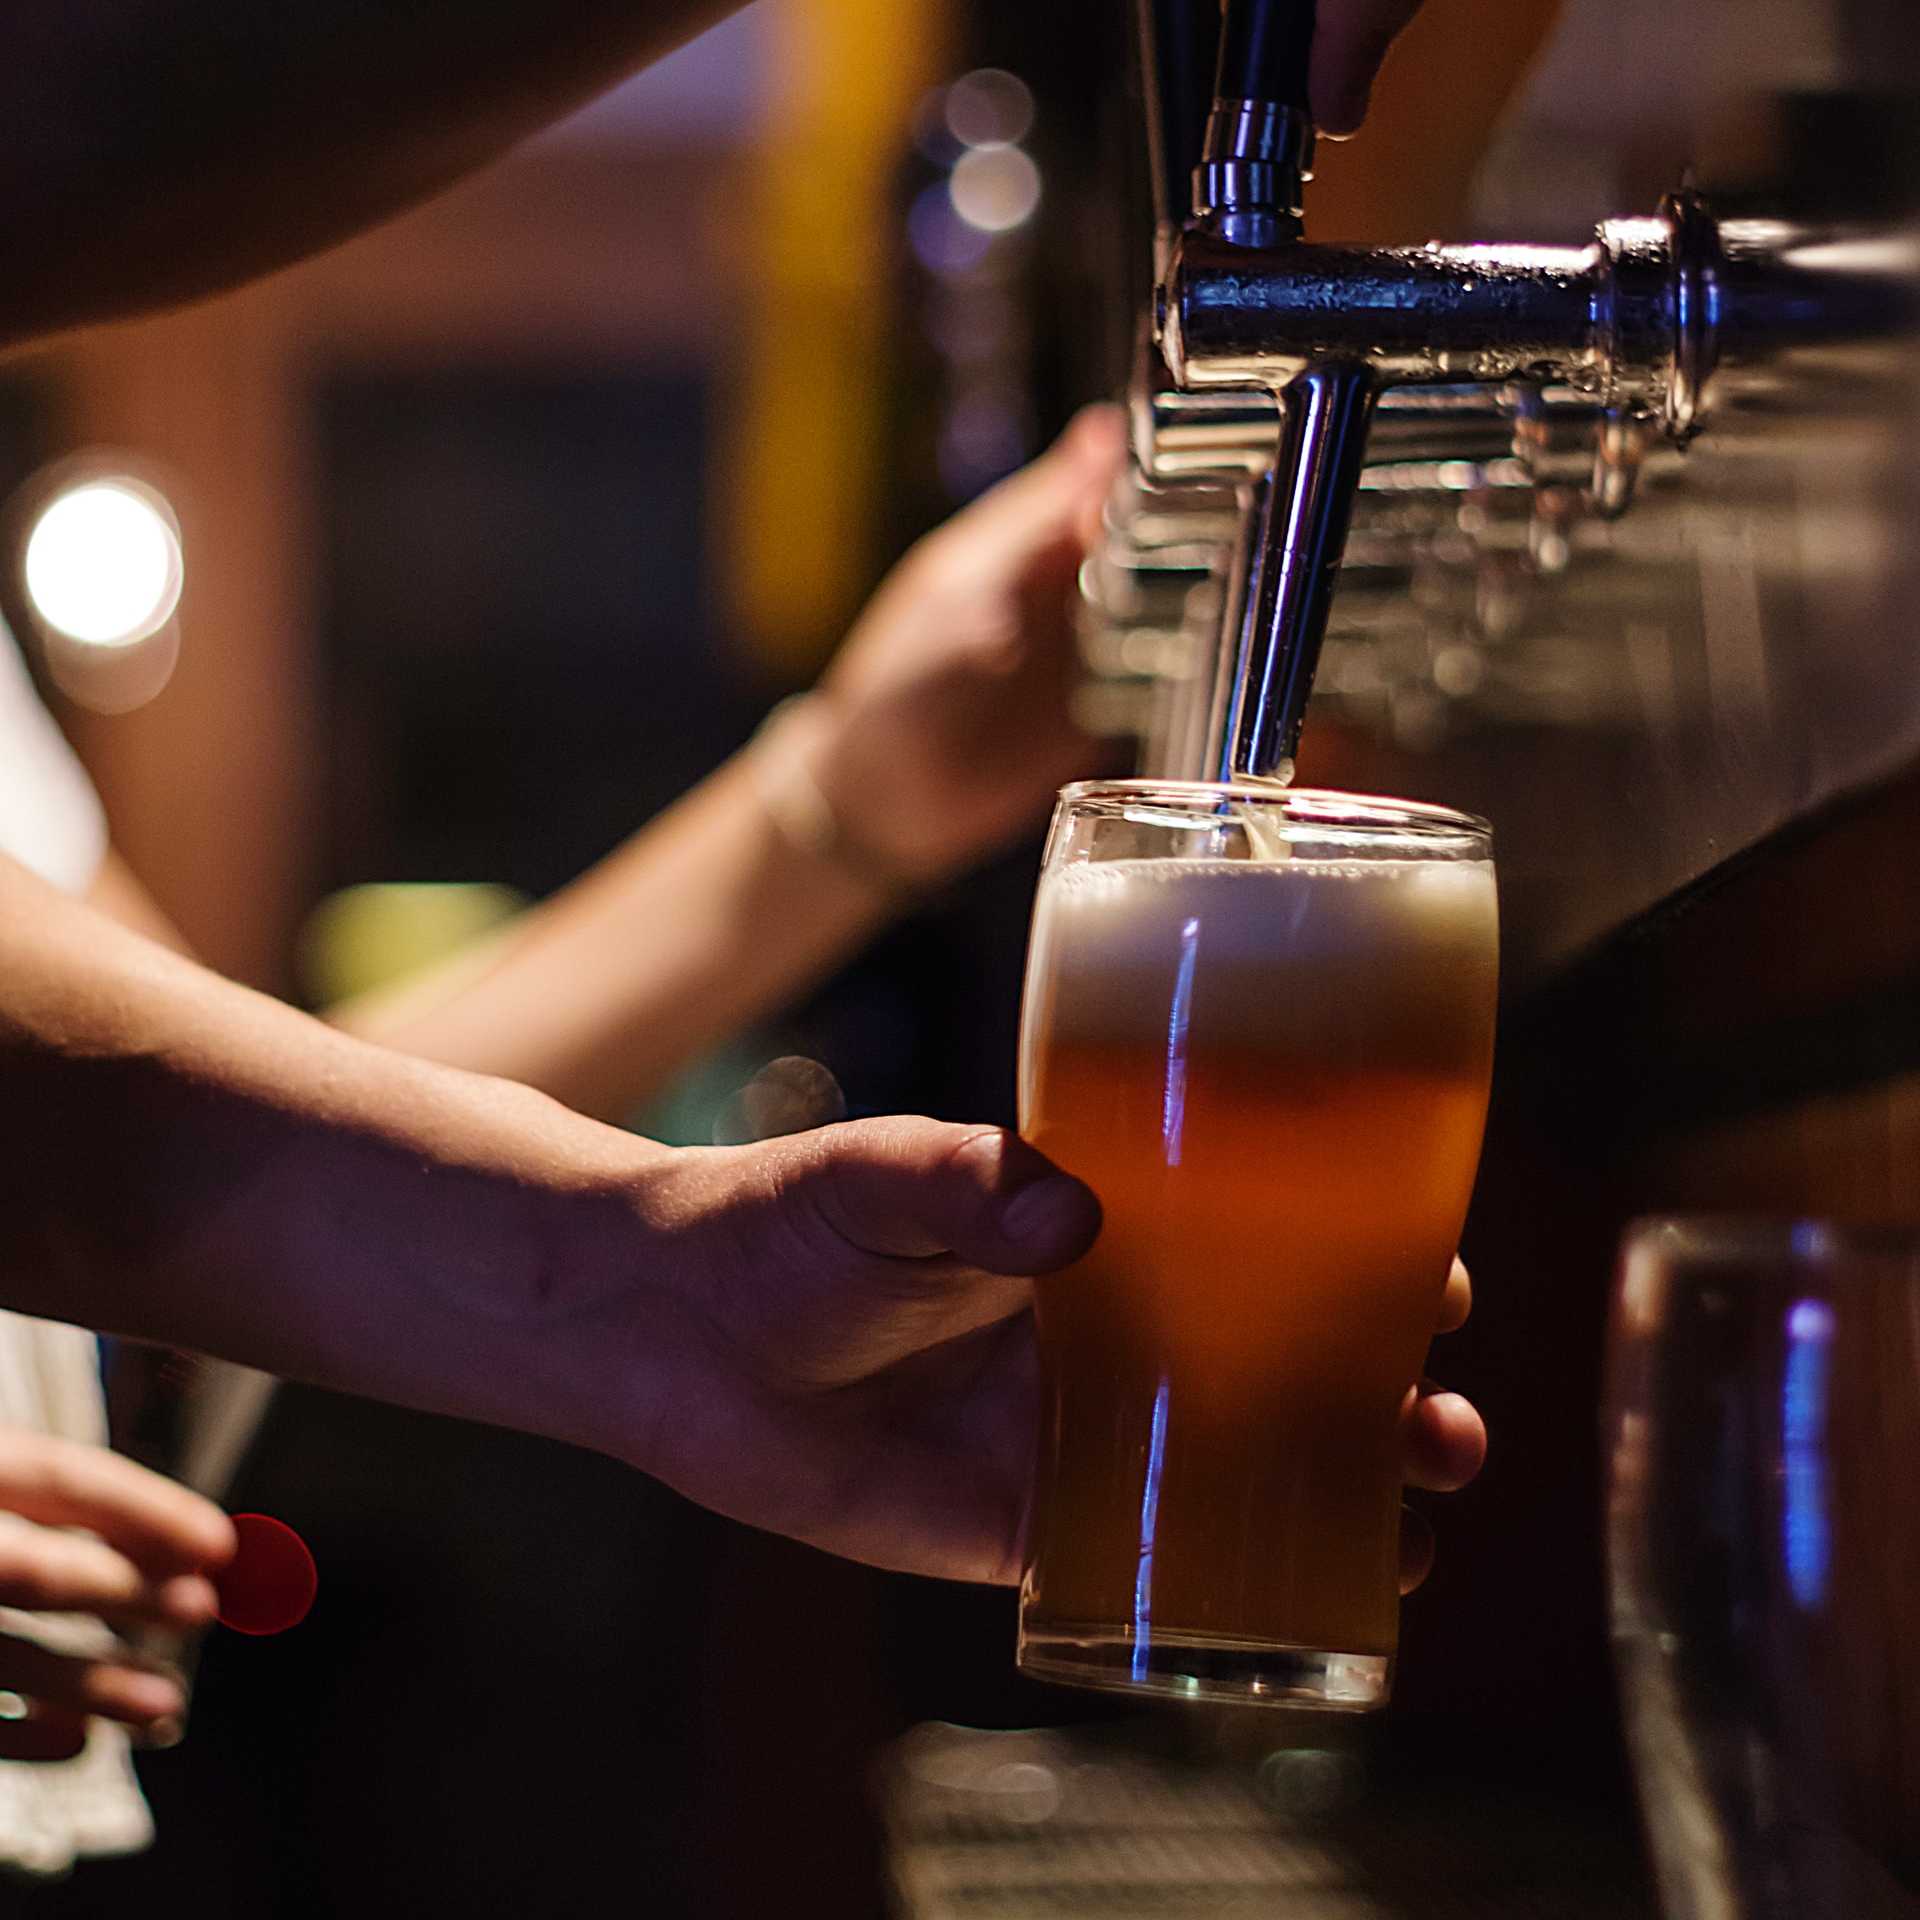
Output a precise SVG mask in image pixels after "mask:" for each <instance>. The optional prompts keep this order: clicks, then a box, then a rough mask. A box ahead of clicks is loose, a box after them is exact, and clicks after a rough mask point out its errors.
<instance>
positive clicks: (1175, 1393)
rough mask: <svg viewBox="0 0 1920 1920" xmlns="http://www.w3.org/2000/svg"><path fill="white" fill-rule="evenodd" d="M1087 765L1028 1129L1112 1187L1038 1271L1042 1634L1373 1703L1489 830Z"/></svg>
mask: <svg viewBox="0 0 1920 1920" xmlns="http://www.w3.org/2000/svg"><path fill="white" fill-rule="evenodd" d="M1222 792H1223V790H1219V789H1210V788H1198V789H1193V788H1175V787H1166V786H1159V787H1144V786H1141V785H1139V784H1138V783H1130V782H1119V783H1111V784H1109V785H1107V786H1104V787H1092V788H1082V789H1069V790H1068V793H1067V795H1066V796H1063V801H1062V809H1061V813H1060V815H1059V816H1057V817H1056V823H1055V829H1054V835H1053V839H1052V841H1051V842H1050V846H1049V859H1048V866H1047V870H1046V873H1045V874H1044V876H1043V879H1042V884H1041V889H1040V893H1039V897H1038V900H1037V903H1036V908H1035V918H1034V930H1033V943H1032V950H1031V955H1030V959H1029V966H1028V982H1027V1000H1026V1009H1025V1018H1024V1022H1023V1031H1022V1037H1021V1131H1022V1133H1023V1134H1024V1135H1025V1137H1026V1138H1027V1139H1029V1140H1031V1141H1032V1142H1033V1143H1034V1144H1035V1145H1036V1146H1038V1147H1040V1148H1041V1149H1042V1150H1043V1151H1045V1152H1046V1153H1047V1154H1049V1155H1050V1156H1051V1157H1052V1158H1053V1159H1054V1160H1056V1161H1057V1162H1058V1163H1059V1164H1060V1165H1062V1166H1064V1167H1066V1168H1068V1169H1070V1170H1071V1171H1072V1172H1074V1173H1076V1174H1078V1175H1079V1176H1080V1177H1081V1178H1082V1179H1083V1180H1085V1181H1087V1182H1088V1183H1089V1184H1090V1185H1091V1186H1092V1187H1093V1188H1094V1190H1095V1191H1096V1192H1097V1193H1098V1194H1099V1195H1100V1198H1101V1202H1102V1205H1103V1207H1104V1209H1105V1226H1104V1229H1103V1231H1102V1233H1101V1236H1100V1240H1099V1243H1098V1244H1097V1246H1096V1247H1095V1248H1094V1250H1093V1252H1092V1253H1091V1254H1090V1255H1089V1256H1088V1258H1087V1259H1085V1260H1084V1261H1082V1262H1081V1263H1080V1264H1079V1265H1078V1266H1076V1267H1074V1268H1072V1269H1071V1270H1069V1271H1067V1272H1065V1273H1063V1274H1060V1275H1057V1276H1055V1277H1053V1278H1050V1279H1048V1280H1046V1281H1043V1282H1042V1283H1041V1285H1040V1288H1039V1292H1038V1318H1039V1333H1040V1348H1041V1358H1042V1367H1043V1374H1044V1394H1043V1412H1042V1421H1041V1436H1040V1457H1039V1470H1038V1476H1037V1489H1036V1506H1035V1515H1034V1525H1033V1530H1032V1536H1031V1558H1030V1563H1029V1565H1028V1568H1027V1572H1026V1578H1025V1583H1024V1587H1023V1591H1022V1617H1021V1647H1020V1661H1021V1665H1022V1666H1023V1668H1025V1669H1027V1670H1029V1671H1031V1672H1033V1673H1036V1674H1039V1675H1043V1676H1047V1677H1053V1678H1059V1679H1067V1680H1075V1681H1079V1682H1081V1683H1083V1684H1094V1685H1118V1686H1126V1687H1147V1688H1151V1689H1157V1690H1161V1691H1170V1692H1177V1693H1186V1694H1195V1695H1204V1696H1213V1697H1226V1698H1239V1699H1263V1698H1265V1699H1275V1700H1285V1701H1289V1702H1292V1703H1296V1704H1297V1703H1300V1702H1302V1701H1307V1702H1315V1701H1317V1702H1320V1703H1322V1704H1328V1705H1348V1706H1366V1705H1373V1704H1377V1703H1378V1702H1379V1701H1381V1700H1383V1699H1384V1698H1385V1696H1386V1691H1387V1687H1388V1683H1389V1676H1390V1669H1391V1657H1392V1654H1393V1650H1394V1644H1395V1639H1396V1635H1397V1630H1398V1614H1399V1600H1398V1580H1397V1572H1398V1530H1399V1508H1400V1458H1399V1421H1400V1409H1401V1404H1402V1401H1403V1399H1404V1397H1405V1395H1406V1392H1407V1389H1408V1388H1409V1387H1410V1386H1411V1385H1412V1384H1413V1382H1414V1380H1415V1379H1416V1377H1417V1376H1418V1374H1419V1372H1420V1368H1421V1363H1422V1359H1423V1356H1424V1354H1425V1352H1426V1348H1427V1343H1428V1341H1429V1339H1430V1337H1431V1336H1432V1333H1433V1329H1434V1323H1435V1319H1436V1317H1437V1314H1438V1311H1439V1306H1440V1300H1441V1295H1442V1292H1443V1290H1444V1287H1445V1283H1446V1276H1447V1271H1448V1268H1449V1265H1450V1263H1451V1259H1452V1255H1453V1251H1454V1247H1455V1244H1456V1242H1457V1239H1458V1236H1459V1232H1460V1226H1461V1221H1462V1219H1463V1217H1464V1215H1465V1212H1466V1207H1467V1200H1468V1196H1469V1194H1470V1192H1471V1190H1472V1186H1473V1178H1474V1169H1475V1164H1476V1161H1477V1158H1478V1155H1479V1150H1480V1135H1481V1127H1482V1123H1483V1120H1484V1118H1485V1112H1486V1100H1487V1081H1488V1073H1489V1069H1490V1066H1491V1062H1492V1051H1493V1016H1494V986H1495V971H1496V952H1497V934H1496V915H1495V902H1494V880H1493V868H1492V863H1491V860H1490V858H1489V857H1488V838H1487V834H1486V831H1485V829H1484V827H1483V826H1482V825H1481V824H1480V823H1478V822H1475V821H1471V820H1469V819H1467V818H1466V817H1465V816H1462V815H1453V814H1447V813H1443V812H1441V811H1440V810H1438V809H1423V808H1403V807H1398V806H1389V805H1387V804H1386V803H1380V802H1375V803H1360V802H1354V801H1351V800H1348V799H1347V798H1346V797H1344V796H1335V795H1314V794H1299V795H1285V796H1282V795H1280V794H1277V793H1268V794H1261V795H1259V796H1257V797H1252V796H1243V797H1241V798H1239V799H1231V798H1229V799H1223V798H1222V797H1221V794H1222Z"/></svg>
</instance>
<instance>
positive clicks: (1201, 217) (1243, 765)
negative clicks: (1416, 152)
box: [1157, 0, 1379, 780]
mask: <svg viewBox="0 0 1920 1920" xmlns="http://www.w3.org/2000/svg"><path fill="white" fill-rule="evenodd" d="M1312 43H1313V12H1312V7H1311V4H1310V0H1307V4H1301V3H1300V0H1227V5H1226V8H1225V11H1224V13H1223V14H1222V16H1221V25H1220V60H1219V66H1218V69H1217V71H1216V74H1215V79H1214V100H1213V110H1212V112H1211V113H1210V114H1209V116H1208V119H1207V129H1206V137H1205V143H1204V145H1203V147H1202V150H1201V155H1200V162H1199V165H1198V166H1197V167H1196V168H1195V169H1194V174H1193V218H1192V219H1191V220H1190V221H1189V222H1188V223H1187V226H1186V228H1185V230H1184V232H1183V234H1182V237H1181V240H1180V242H1179V243H1178V244H1177V245H1176V247H1175V248H1174V250H1173V253H1172V256H1171V258H1170V259H1169V260H1168V263H1167V270H1166V273H1165V275H1164V277H1163V279H1162V282H1161V287H1160V291H1159V295H1158V302H1157V314H1158V317H1159V325H1158V327H1157V331H1158V332H1159V333H1160V334H1161V335H1162V340H1163V349H1164V340H1165V334H1166V316H1167V315H1168V313H1169V312H1170V311H1171V309H1170V306H1169V295H1170V294H1177V293H1178V291H1179V288H1180V285H1181V278H1180V276H1181V262H1182V260H1183V259H1184V257H1185V255H1186V252H1187V250H1188V248H1189V247H1190V246H1192V245H1194V244H1195V243H1196V242H1198V241H1200V240H1201V239H1202V238H1203V237H1204V241H1205V243H1206V244H1207V245H1210V246H1213V247H1217V248H1218V249H1219V250H1220V253H1221V256H1222V257H1223V258H1228V259H1238V258H1242V257H1252V258H1257V259H1263V260H1264V259H1269V258H1282V257H1284V256H1285V255H1286V254H1288V253H1289V252H1291V251H1292V250H1293V249H1294V248H1295V247H1297V246H1299V245H1300V244H1301V240H1300V235H1301V217H1302V204H1303V199H1304V192H1305V187H1306V183H1307V181H1308V180H1309V179H1311V178H1312V173H1313V146H1314V129H1313V121H1312V118H1311V115H1310V114H1309V112H1308V107H1307V62H1308V55H1309V53H1310V51H1311V48H1312ZM1167 365H1168V368H1169V370H1170V371H1171V372H1172V374H1173V376H1174V379H1175V381H1176V383H1177V384H1181V385H1189V386H1197V385H1200V384H1202V383H1201V382H1197V381H1190V380H1187V379H1186V378H1185V376H1184V374H1183V369H1182V368H1181V366H1180V365H1179V363H1178V362H1177V361H1176V360H1175V359H1174V358H1173V356H1172V354H1168V356H1167ZM1205 384H1210V385H1217V386H1227V387H1234V386H1238V387H1241V388H1249V387H1264V388H1266V389H1267V390H1269V391H1270V392H1273V393H1275V394H1276V395H1277V397H1278V402H1279V420H1278V427H1279V433H1278V440H1277V443H1276V445H1275V451H1274V457H1273V462H1272V466H1271V470H1270V471H1269V472H1268V473H1267V474H1265V475H1262V476H1260V477H1259V478H1257V479H1255V480H1254V482H1253V485H1252V490H1251V495H1250V498H1249V500H1248V509H1249V514H1250V524H1249V528H1248V534H1249V537H1248V539H1247V540H1246V541H1245V542H1243V543H1242V546H1241V548H1240V550H1239V552H1238V553H1237V555H1236V559H1235V566H1234V570H1233V574H1232V577H1231V580H1230V583H1229V586H1228V590H1227V593H1226V596H1225V601H1224V609H1223V611H1224V614H1225V624H1224V630H1223V632H1222V634H1221V652H1220V659H1219V662H1218V665H1217V669H1216V672H1215V675H1214V678H1213V688H1212V703H1211V707H1210V710H1209V713H1208V718H1207V725H1206V732H1205V744H1204V747H1203V749H1202V753H1203V761H1204V770H1205V771H1206V772H1207V773H1208V774H1210V775H1213V776H1215V777H1218V778H1222V779H1232V778H1236V777H1240V776H1254V777H1260V778H1277V779H1281V780H1285V779H1290V778H1291V777H1292V773H1293V756H1294V751H1295V748H1296V746H1297V744H1298V741H1299V736H1300V726H1301V722H1302V719H1303V717H1304V715H1305V711H1306V703H1307V698H1308V695H1309V694H1310V693H1311V691H1312V687H1313V672H1314V665H1315V662H1316V661H1317V659H1318V656H1319V651H1320V642H1321V640H1322V638H1323V637H1324V636H1325V633H1326V627H1327V615H1328V611H1329V608H1330V605H1331V601H1332V595H1333V583H1334V576H1335V574H1336V573H1337V571H1338V569H1339V565H1340V556H1341V553H1342V550H1343V549H1344V547H1345V544H1346V533H1347V522H1348V519H1349V517H1350V515H1351V512H1352V508H1353V496H1354V492H1355V490H1356V488H1357V487H1358V485H1359V482H1360V469H1361V465H1362V463H1363V461H1364V459H1365V455H1366V444H1367V429H1368V425H1369V422H1370V420H1371V417H1372V413H1373V403H1374V399H1375V396H1376V395H1377V393H1378V391H1379V384H1378V382H1377V380H1376V379H1375V377H1374V374H1373V371H1372V369H1371V368H1370V367H1369V366H1368V365H1367V363H1366V361H1365V360H1364V358H1362V357H1360V356H1357V355H1350V354H1346V353H1340V352H1334V353H1328V354H1323V355H1318V356H1316V357H1315V358H1314V359H1313V361H1312V362H1311V364H1307V365H1302V366H1300V367H1298V368H1296V369H1292V370H1290V371H1289V373H1288V375H1287V377H1286V378H1285V379H1284V380H1277V379H1274V378H1273V377H1272V375H1271V372H1270V370H1269V369H1268V368H1266V367H1265V366H1257V367H1254V368H1253V369H1251V370H1250V374H1249V377H1247V378H1245V379H1242V380H1239V381H1229V380H1220V381H1214V382H1208V383H1205Z"/></svg>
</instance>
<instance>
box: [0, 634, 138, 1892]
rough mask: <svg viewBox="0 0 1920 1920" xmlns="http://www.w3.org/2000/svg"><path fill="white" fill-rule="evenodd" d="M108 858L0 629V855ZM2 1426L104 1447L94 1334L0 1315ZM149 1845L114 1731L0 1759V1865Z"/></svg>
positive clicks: (82, 1629)
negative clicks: (35, 1755) (66, 1749)
mask: <svg viewBox="0 0 1920 1920" xmlns="http://www.w3.org/2000/svg"><path fill="white" fill-rule="evenodd" d="M106 850H107V825H106V817H105V815H104V814H103V813H102V812H101V808H100V801H99V798H98V796H97V795H96V794H95V793H94V790H93V787H92V784H91V783H90V782H89V780H88V779H87V776H86V773H85V771H84V769H83V768H82V767H81V765H80V762H79V761H78V760H77V759H76V758H75V757H74V754H73V750H72V749H71V748H70V747H69V746H68V745H67V743H66V741H65V739H64V738H63V737H62V736H61V733H60V730H59V728H57V727H56V726H55V725H54V723H53V720H52V718H51V717H50V716H49V714H48V713H47V711H46V709H45V708H44V707H42V706H41V704H40V702H39V699H38V697H37V696H36V695H35V693H34V689H33V682H32V680H31V679H30V678H29V677H28V675H27V669H26V663H25V662H24V661H23V660H22V659H21V657H20V653H19V650H18V648H16V646H15V645H14V642H13V636H12V635H11V634H10V633H8V631H7V629H6V627H5V626H4V625H3V624H0V852H5V853H7V854H10V855H11V856H12V857H13V858H14V859H15V860H18V861H19V862H20V864H21V865H22V866H25V867H29V868H31V869H32V870H33V871H34V872H35V873H37V874H39V875H40V877H41V878H42V879H43V880H47V881H49V882H51V883H52V884H53V885H54V886H57V887H61V888H64V889H65V890H66V891H67V892H69V893H82V892H84V891H85V890H86V888H87V887H88V886H89V885H90V884H91V883H92V881H93V877H94V875H95V874H96V873H97V872H98V871H99V867H100V862H101V860H102V859H103V858H104V857H105V854H106ZM0 1424H4V1425H6V1426H18V1427H33V1428H35V1429H37V1430H38V1431H40V1432H42V1433H51V1434H56V1435H59V1436H60V1437H62V1438H64V1439H69V1440H83V1441H87V1442H90V1443H92V1444H94V1445H96V1446H99V1445H104V1444H105V1443H106V1437H107V1419H106V1408H105V1405H104V1403H103V1401H102V1398H101V1393H100V1370H99V1365H98V1362H97V1357H96V1349H95V1346H94V1340H93V1336H92V1335H91V1334H90V1333H87V1332H86V1331H84V1330H83V1329H82V1328H79V1327H67V1326H57V1325H55V1324H54V1323H52V1322H51V1321H46V1320H30V1319H28V1318H27V1317H26V1316H25V1315H24V1314H18V1313H8V1312H6V1311H4V1310H0ZM9 1523H10V1524H14V1525H20V1524H24V1523H23V1522H19V1521H10V1522H9ZM0 1631H4V1632H9V1633H21V1632H29V1633H31V1635H32V1637H34V1638H36V1639H40V1640H42V1641H44V1642H46V1643H47V1644H48V1645H51V1646H58V1647H59V1648H60V1649H61V1650H62V1651H68V1652H83V1651H88V1650H90V1649H91V1648H93V1647H97V1646H98V1645H99V1644H100V1643H101V1642H103V1641H104V1640H105V1638H106V1630H105V1628H103V1627H102V1626H101V1624H100V1623H99V1622H98V1621H97V1620H90V1619H86V1618H83V1617H80V1616H76V1615H59V1616H53V1615H43V1616H38V1617H33V1616H28V1615H25V1614H17V1613H13V1612H11V1611H9V1610H8V1609H6V1608H0ZM152 1839H153V1819H152V1816H151V1815H150V1814H149V1813H148V1811H147V1803H146V1801H145V1800H144V1799H143V1798H142V1797H141V1793H140V1788H139V1786H138V1784H137V1783H136V1781H135V1780H134V1776H133V1763H132V1758H131V1756H130V1754H129V1753H128V1749H127V1740H126V1735H125V1734H124V1733H123V1732H122V1731H121V1730H120V1728H118V1727H117V1726H113V1725H110V1724H108V1723H107V1722H104V1721H95V1722H94V1724H93V1729H92V1732H91V1734H90V1736H89V1738H88V1741H87V1746H86V1750H85V1751H84V1752H83V1753H81V1754H80V1755H78V1756H77V1757H76V1758H75V1759H72V1760H60V1761H48V1762H40V1761H33V1762H26V1761H17V1760H0V1866H7V1867H12V1868H14V1869H15V1870H16V1871H23V1872H28V1873H64V1872H66V1871H67V1869H68V1868H70V1867H71V1866H72V1865H73V1863H74V1861H75V1860H76V1859H78V1858H82V1857H84V1856H86V1855H99V1854H112V1853H131V1852H134V1851H137V1850H138V1849H139V1848H141V1847H144V1846H147V1845H148V1844H150V1842H151V1841H152Z"/></svg>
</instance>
